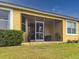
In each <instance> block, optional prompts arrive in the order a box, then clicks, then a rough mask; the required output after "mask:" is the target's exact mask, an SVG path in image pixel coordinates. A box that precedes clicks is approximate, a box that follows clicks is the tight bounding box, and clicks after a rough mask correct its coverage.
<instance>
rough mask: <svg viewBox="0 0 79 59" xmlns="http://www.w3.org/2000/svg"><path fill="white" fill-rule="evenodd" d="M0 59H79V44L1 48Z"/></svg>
mask: <svg viewBox="0 0 79 59" xmlns="http://www.w3.org/2000/svg"><path fill="white" fill-rule="evenodd" d="M0 59H79V44H66V43H65V44H63V43H58V44H56V43H48V44H46V43H41V44H33V43H30V44H24V45H22V46H14V47H0Z"/></svg>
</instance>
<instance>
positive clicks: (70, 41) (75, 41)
mask: <svg viewBox="0 0 79 59" xmlns="http://www.w3.org/2000/svg"><path fill="white" fill-rule="evenodd" d="M67 43H79V40H68V41H67Z"/></svg>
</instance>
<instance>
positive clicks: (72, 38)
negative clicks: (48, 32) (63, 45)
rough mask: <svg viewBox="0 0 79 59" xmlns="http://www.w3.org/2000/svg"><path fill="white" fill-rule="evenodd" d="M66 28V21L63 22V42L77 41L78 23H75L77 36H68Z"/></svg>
mask: <svg viewBox="0 0 79 59" xmlns="http://www.w3.org/2000/svg"><path fill="white" fill-rule="evenodd" d="M66 26H67V20H63V42H66V41H68V40H78V39H79V22H76V30H77V35H68V34H67V29H66Z"/></svg>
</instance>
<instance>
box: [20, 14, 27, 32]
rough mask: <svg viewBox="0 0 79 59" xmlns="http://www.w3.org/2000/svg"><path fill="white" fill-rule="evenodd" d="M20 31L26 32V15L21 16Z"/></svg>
mask: <svg viewBox="0 0 79 59" xmlns="http://www.w3.org/2000/svg"><path fill="white" fill-rule="evenodd" d="M21 30H22V31H23V32H25V31H26V15H22V20H21Z"/></svg>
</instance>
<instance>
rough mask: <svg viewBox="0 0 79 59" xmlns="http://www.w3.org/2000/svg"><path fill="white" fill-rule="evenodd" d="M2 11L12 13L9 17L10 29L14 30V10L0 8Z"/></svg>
mask: <svg viewBox="0 0 79 59" xmlns="http://www.w3.org/2000/svg"><path fill="white" fill-rule="evenodd" d="M0 10H5V11H10V16H9V29H11V30H12V29H13V9H10V8H4V7H0Z"/></svg>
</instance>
